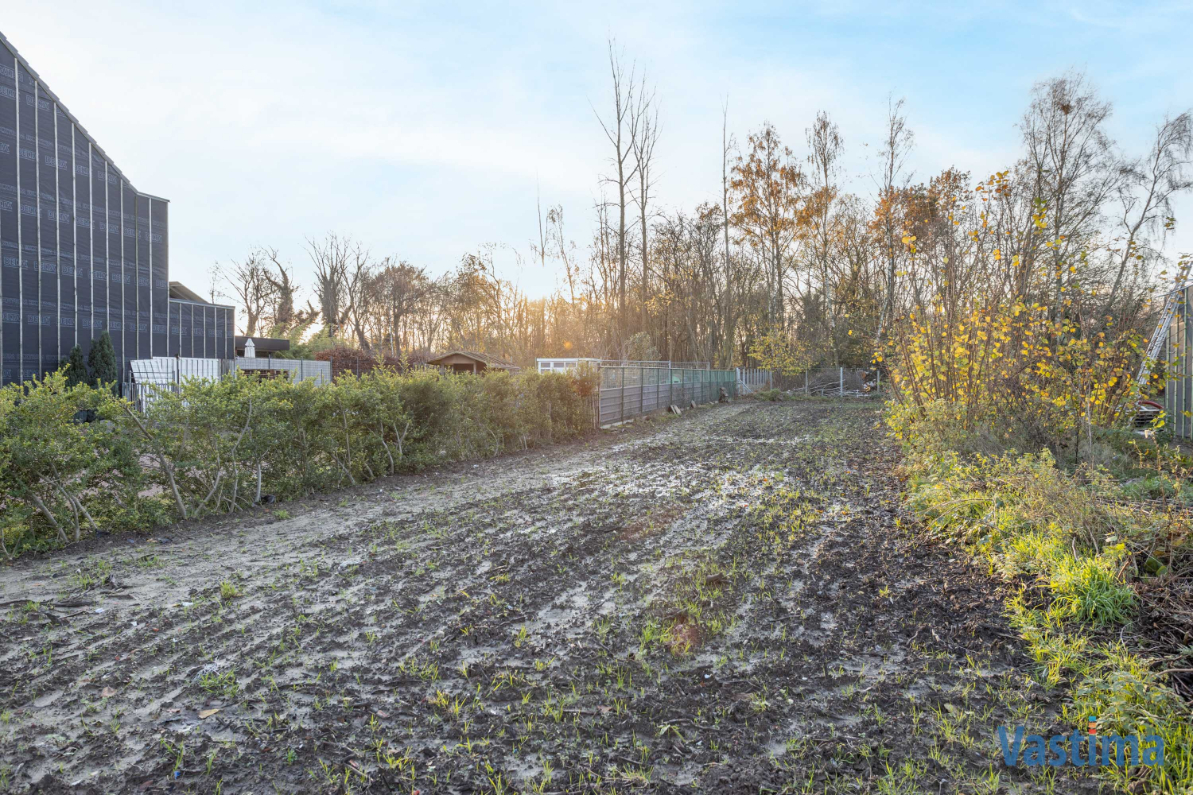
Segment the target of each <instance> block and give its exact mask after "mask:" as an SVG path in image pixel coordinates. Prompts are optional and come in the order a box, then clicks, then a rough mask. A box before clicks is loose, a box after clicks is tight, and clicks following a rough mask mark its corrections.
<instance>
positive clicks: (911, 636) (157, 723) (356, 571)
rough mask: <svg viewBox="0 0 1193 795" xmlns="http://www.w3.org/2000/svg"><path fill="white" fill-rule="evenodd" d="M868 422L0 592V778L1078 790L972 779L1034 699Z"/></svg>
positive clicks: (354, 785) (527, 471)
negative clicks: (928, 536) (919, 526)
mask: <svg viewBox="0 0 1193 795" xmlns="http://www.w3.org/2000/svg"><path fill="white" fill-rule="evenodd" d="M877 420H878V414H877V411H876V407H875V406H874V405H873V404H869V403H860V402H857V403H828V402H810V403H778V404H737V405H733V406H728V407H717V408H712V409H708V410H703V411H700V412H695V413H689V414H685V415H684V416H683V417H681V418H678V419H667V420H661V421H659V422H657V423H656V424H655V426H653V427H652V428H651V429H649V430H647V431H641V430H635V431H629V432H626V433H623V434H620V435H612V436H609V437H606V438H602V439H600V440H599V441H596V442H594V443H590V444H588V445H573V446H569V447H566V448H559V449H556V450H552V451H548V452H547V453H543V454H533V455H523V456H517V457H512V458H506V459H500V460H496V461H488V462H483V463H479V464H469V465H466V466H459V467H455V468H453V469H452V470H450V471H444V472H440V473H437V474H433V475H429V476H418V477H407V478H395V479H390V480H387V481H383V482H379V483H375V484H373V485H371V486H369V487H362V488H360V489H357V490H354V491H352V492H344V493H340V494H336V495H333V496H331V497H328V498H324V499H323V500H310V501H306V502H303V503H295V504H291V505H285V506H279V507H278V510H276V511H274V512H264V511H262V512H260V513H256V514H253V515H246V516H238V517H235V518H232V519H227V520H222V521H220V522H216V523H211V524H209V525H205V526H202V527H199V528H189V529H188V528H174V529H173V530H171V531H169V532H165V533H161V534H159V536H158V539H159V540H161V539H162V537H163V536H170V537H171V538H172V540H169V541H168V542H166V543H151V542H148V541H141V542H139V543H130V542H128V541H127V540H115V541H110V542H108V543H106V544H101V545H99V546H98V547H97V548H95V549H93V550H91V551H90V552H88V553H86V554H81V553H66V554H62V555H59V556H56V557H54V558H50V559H47V560H41V561H37V560H30V561H22V562H20V563H18V564H17V565H15V566H13V567H10V568H8V569H4V570H0V601H2V602H7V603H8V604H6V605H5V606H4V607H3V610H4V611H5V612H4V614H3V620H2V622H0V785H7V786H9V787H12V788H14V789H16V790H24V789H28V788H31V787H37V788H38V789H39V790H41V791H66V790H68V789H69V790H70V791H72V792H128V791H134V790H136V791H142V792H145V791H148V792H154V791H159V792H166V791H168V792H187V791H193V792H213V791H217V789H218V790H219V791H222V792H224V793H231V792H258V793H259V792H272V791H275V789H276V791H282V792H286V791H304V792H341V791H352V792H363V791H376V792H391V791H392V792H412V791H419V792H421V793H431V792H492V791H496V792H513V791H519V792H529V791H539V792H565V791H566V792H579V791H594V792H596V791H600V792H613V791H621V792H624V791H627V790H630V791H633V790H648V791H660V792H673V791H674V792H680V791H683V792H691V791H707V792H737V791H743V792H744V791H750V792H757V791H760V790H762V789H766V790H770V791H776V792H778V791H790V792H804V791H807V792H823V791H840V792H854V791H859V790H860V791H867V790H877V791H887V792H918V791H924V792H933V793H936V792H953V791H964V792H982V791H988V792H995V791H1003V790H1006V789H1008V788H1009V787H1012V786H1013V787H1015V788H1016V789H1024V790H1026V791H1036V790H1039V791H1051V790H1050V788H1051V787H1056V786H1059V789H1061V790H1067V791H1071V790H1073V789H1075V788H1077V787H1078V786H1079V782H1076V781H1072V780H1061V781H1051V782H1050V781H1049V780H1047V779H1038V780H1033V779H1029V778H1027V777H1026V774H1024V773H1021V772H1019V771H1012V770H1008V769H1007V768H1005V767H1004V766H1003V765H1002V762H1001V755H1000V754H999V752H998V746H997V743H996V742H995V741H994V740H993V735H994V730H995V727H996V726H998V725H999V724H1015V723H1024V722H1027V723H1029V724H1030V725H1033V726H1038V727H1040V728H1041V729H1045V728H1047V726H1048V725H1049V723H1050V722H1052V721H1054V720H1055V717H1054V714H1055V713H1054V709H1053V705H1052V703H1051V702H1052V697H1051V696H1049V695H1047V694H1044V693H1042V692H1041V691H1040V690H1039V689H1038V687H1035V686H1032V685H1031V684H1030V682H1028V680H1027V679H1026V677H1025V674H1026V673H1027V672H1028V665H1027V661H1026V660H1024V659H1022V658H1021V656H1019V655H1018V653H1017V652H1016V651H1015V649H1016V648H1017V644H1016V643H1015V642H1014V640H1013V633H1011V631H1010V630H1009V629H1008V628H1007V627H1006V626H1005V622H1004V621H1003V619H1002V618H1001V613H1000V608H999V604H998V601H997V600H996V598H995V595H994V594H993V592H992V590H991V585H990V583H989V581H988V580H987V579H986V578H984V577H982V576H981V574H980V573H979V572H971V571H969V570H967V569H966V568H965V567H964V565H963V564H961V563H958V562H957V561H954V560H951V559H950V558H949V556H948V553H947V551H942V550H940V549H936V548H932V547H926V546H917V545H916V544H914V543H913V542H912V541H911V535H910V534H909V533H907V532H906V531H905V530H903V529H900V521H901V520H900V514H899V512H898V510H897V501H898V488H899V484H898V483H897V481H896V480H895V479H894V477H893V474H892V469H893V466H894V465H895V463H896V461H897V455H896V453H895V451H894V450H893V449H892V448H891V447H890V445H889V444H887V443H886V442H885V441H883V440H882V439H881V434H880V433H879V432H878V431H877V430H876V429H875V423H876V422H877ZM907 521H908V520H907V519H906V518H905V517H904V518H903V519H902V522H903V523H906V522H907ZM27 600H33V601H34V602H36V603H39V604H38V605H36V606H34V605H31V604H29V603H28V602H27ZM2 790H3V786H0V791H2Z"/></svg>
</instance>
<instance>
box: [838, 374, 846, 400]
mask: <svg viewBox="0 0 1193 795" xmlns="http://www.w3.org/2000/svg"><path fill="white" fill-rule="evenodd" d="M837 371H838V372H837V395H838V396H839V397H845V368H844V367H838V368H837Z"/></svg>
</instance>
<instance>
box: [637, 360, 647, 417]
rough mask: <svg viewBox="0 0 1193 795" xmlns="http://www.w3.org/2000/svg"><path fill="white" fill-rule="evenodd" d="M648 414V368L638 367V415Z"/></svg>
mask: <svg viewBox="0 0 1193 795" xmlns="http://www.w3.org/2000/svg"><path fill="white" fill-rule="evenodd" d="M645 413H646V368H644V367H642V366H641V365H639V367H638V414H640V415H641V414H645Z"/></svg>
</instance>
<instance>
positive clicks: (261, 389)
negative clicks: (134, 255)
mask: <svg viewBox="0 0 1193 795" xmlns="http://www.w3.org/2000/svg"><path fill="white" fill-rule="evenodd" d="M577 386H579V384H578V383H577V381H576V380H575V379H573V378H571V377H569V376H566V375H562V374H549V375H539V374H538V373H526V374H519V375H510V374H508V373H491V374H489V375H486V376H484V377H480V378H478V377H476V376H472V375H459V376H457V375H441V374H439V373H437V372H410V373H406V374H399V373H397V372H395V371H394V370H392V369H390V368H386V367H377V368H374V369H372V370H371V371H370V372H368V373H366V374H364V375H361V376H359V377H357V376H354V375H347V374H345V375H343V376H341V377H340V378H339V379H337V380H336V381H334V382H333V383H331V384H328V385H324V386H316V385H315V384H314V383H313V382H311V381H304V382H301V383H297V384H294V383H291V382H290V381H287V380H284V379H262V378H257V377H254V376H252V375H248V374H242V375H241V376H240V377H238V378H229V379H224V380H220V381H207V380H192V381H188V382H186V383H184V384H182V385H181V386H180V387H179V389H178V391H177V393H175V392H170V391H165V390H163V391H162V392H160V393H159V394H156V395H155V396H154V397H153V399H152V400H151V401H150V403H149V407H148V409H147V410H146V412H145V413H144V414H138V413H136V412H134V411H133V410H132V408H131V406H130V405H129V404H128V403H127V402H125V401H122V400H120V399H118V398H116V397H114V396H113V395H112V394H111V393H110V392H109V391H108V390H106V389H95V388H93V387H90V386H87V385H77V386H69V385H68V384H67V380H66V376H65V375H64V374H63V373H62V372H59V373H54V374H52V375H49V376H47V377H46V378H45V379H43V380H33V381H29V382H27V383H25V384H23V385H10V386H7V387H4V388H3V389H0V431H2V433H0V514H2V515H3V519H2V520H0V552H2V553H3V554H5V555H6V556H8V557H12V556H14V555H16V554H18V553H19V552H21V551H22V550H25V549H29V548H43V547H47V546H60V545H63V544H66V543H70V542H72V541H77V540H78V539H79V538H80V537H81V536H82V535H83V533H84V532H88V531H94V530H96V529H99V528H100V527H107V528H112V527H119V528H128V529H133V528H143V527H148V526H152V525H153V524H156V523H160V522H165V521H171V520H177V519H188V518H194V517H199V516H204V515H207V514H211V513H217V512H219V513H228V512H232V511H236V510H241V509H244V508H248V507H251V506H252V505H255V504H257V503H258V502H260V501H261V498H262V497H263V495H265V494H270V495H273V496H274V497H276V498H279V499H285V498H294V497H300V496H303V495H306V494H310V493H312V492H315V491H319V490H322V489H328V488H336V487H340V486H346V485H355V484H359V483H363V482H367V481H370V480H373V479H375V478H378V477H381V476H383V475H389V474H395V473H398V472H407V471H412V470H417V469H420V468H422V467H425V466H428V465H430V464H434V463H439V462H444V461H451V460H459V459H465V458H478V457H485V456H492V455H498V454H500V453H502V452H505V451H509V450H524V449H527V448H529V447H534V446H537V445H543V444H550V443H553V442H558V441H563V440H566V439H570V438H574V437H576V436H579V435H581V434H583V433H584V432H586V431H587V430H588V429H589V428H591V427H592V419H591V416H590V414H589V405H588V401H587V400H586V399H585V398H583V397H582V396H581V395H580V393H579V392H578V391H577ZM81 410H89V411H90V412H94V416H95V417H96V418H97V419H96V421H95V422H87V423H85V422H77V421H76V416H77V415H78V413H79V412H80V411H81Z"/></svg>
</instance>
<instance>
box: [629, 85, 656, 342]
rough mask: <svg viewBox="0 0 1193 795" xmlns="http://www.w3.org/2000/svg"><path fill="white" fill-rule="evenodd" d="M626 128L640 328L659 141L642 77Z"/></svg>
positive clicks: (652, 99)
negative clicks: (634, 179) (632, 174)
mask: <svg viewBox="0 0 1193 795" xmlns="http://www.w3.org/2000/svg"><path fill="white" fill-rule="evenodd" d="M630 130H631V131H633V135H632V137H631V139H630V146H631V147H632V148H633V150H634V164H635V170H636V171H637V172H638V195H637V197H636V199H637V204H638V221H639V224H640V225H641V226H640V234H641V240H640V242H639V246H640V248H641V250H642V293H641V295H640V297H639V301H640V303H641V305H642V307H641V308H642V328H643V329H645V328H646V306H647V301H648V300H649V298H650V242H649V237H648V235H647V227H646V225H647V218H648V217H649V206H650V190H651V188H653V187H654V183H653V182H652V179H651V171H652V167H653V165H654V149H655V145H656V144H657V143H658V141H659V109H658V105H657V103H656V101H655V95H654V92H653V91H649V92H648V91H647V89H646V82H645V77H644V78H643V81H642V84H641V85H640V86H639V89H638V96H637V97H636V98H635V101H634V103H633V104H632V105H631V106H630Z"/></svg>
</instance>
